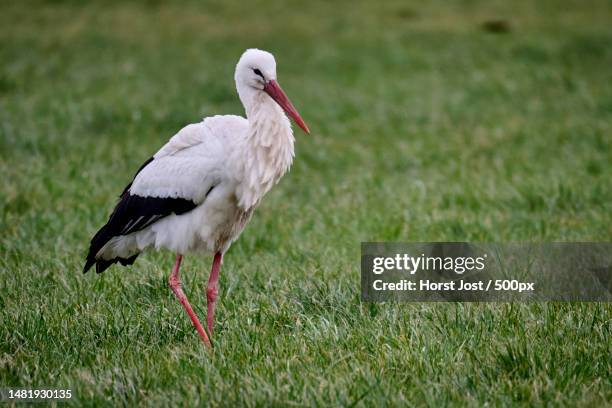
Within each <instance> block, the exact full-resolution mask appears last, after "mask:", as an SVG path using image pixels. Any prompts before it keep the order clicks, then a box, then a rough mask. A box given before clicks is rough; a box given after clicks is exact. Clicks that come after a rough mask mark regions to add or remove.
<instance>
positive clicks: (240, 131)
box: [85, 49, 308, 341]
mask: <svg viewBox="0 0 612 408" xmlns="http://www.w3.org/2000/svg"><path fill="white" fill-rule="evenodd" d="M235 81H236V88H237V91H238V95H239V97H240V100H241V101H242V103H243V105H244V108H245V111H246V116H247V118H246V119H245V118H242V117H240V116H234V115H224V116H213V117H209V118H206V119H204V120H203V121H202V122H200V123H197V124H191V125H188V126H185V127H184V128H183V129H181V130H180V131H179V132H178V133H177V134H176V135H174V136H173V137H172V138H171V139H170V140H169V141H168V143H166V144H165V145H164V146H163V147H162V148H161V149H160V150H159V151H158V152H157V153H155V155H154V156H153V157H152V158H151V159H150V160H149V161H148V162H147V163H145V165H143V167H142V168H141V169H140V170H139V172H138V173H137V174H136V176H135V177H134V180H133V182H132V183H131V185H130V186H128V187H127V188H126V190H125V191H124V193H123V194H122V196H121V200H120V202H119V204H118V205H117V207H116V209H115V211H114V212H113V214H112V215H111V217H110V219H109V222H108V223H107V225H105V226H104V227H103V228H102V229H101V230H100V231H99V232H98V234H96V236H95V237H94V238H93V239H92V243H91V247H90V254H89V256H88V262H87V264H86V267H85V269H86V270H87V269H89V267H91V266H92V265H93V264H96V269H97V271H98V272H102V271H103V270H104V269H106V268H107V267H108V266H109V265H110V264H112V263H115V262H121V263H122V264H131V263H133V262H134V259H135V257H136V256H137V255H138V254H139V253H140V252H141V251H143V250H145V249H147V248H150V247H154V248H167V249H170V250H172V251H174V252H175V253H177V254H178V256H179V257H180V256H181V255H183V254H185V253H187V252H189V251H206V252H209V253H212V254H218V255H219V263H220V259H221V256H222V255H223V254H224V253H225V252H226V251H227V250H228V248H229V247H230V245H231V243H232V242H233V241H234V240H235V239H236V238H238V236H239V235H240V233H241V232H242V230H243V229H244V227H245V225H246V223H247V222H248V221H249V219H250V217H251V215H252V212H253V210H254V209H255V208H256V207H257V205H258V204H259V203H260V201H261V199H262V198H263V196H264V195H265V194H266V193H267V192H268V191H269V190H270V189H271V188H272V186H274V185H275V184H276V183H277V182H278V181H279V179H280V178H281V177H282V176H283V175H284V174H285V173H286V172H287V171H288V170H289V167H290V166H291V163H292V160H293V157H294V137H293V132H292V130H291V126H290V122H289V120H288V118H287V116H285V113H284V112H283V110H284V111H285V112H287V113H288V114H289V115H291V116H292V117H293V118H294V119H295V120H296V122H297V123H298V125H299V126H300V127H302V128H303V129H304V130H305V131H306V132H308V128H307V127H306V125H305V123H304V122H303V121H302V119H301V117H300V116H299V114H298V113H297V111H296V110H295V108H294V107H293V105H292V104H291V102H290V101H289V99H288V98H287V97H286V95H285V94H284V93H283V92H282V90H281V88H280V87H279V86H278V84H277V82H276V62H275V60H274V57H273V56H272V54H270V53H268V52H265V51H260V50H255V49H251V50H247V51H246V52H245V53H244V54H243V55H242V57H241V58H240V61H239V62H238V64H237V66H236V73H235ZM178 264H180V259H179V258H178V257H177V265H178ZM176 268H177V270H176V272H177V275H176V276H177V279H178V267H176ZM213 269H214V266H213ZM213 272H214V271H213ZM213 274H214V273H213ZM211 279H212V275H211ZM215 284H216V282H215ZM175 293H176V292H175ZM177 296H178V295H177ZM179 298H180V296H179ZM209 300H210V299H209ZM185 301H186V298H185ZM181 302H182V301H181ZM213 308H214V301H213ZM209 312H210V310H209ZM188 313H189V310H188ZM190 317H192V316H191V314H190ZM192 320H193V317H192ZM196 320H197V318H196ZM209 323H210V322H209ZM194 324H196V322H195V321H194ZM196 328H197V325H196ZM198 331H199V330H198ZM209 331H212V327H211V325H210V324H209ZM200 334H202V333H200ZM205 341H206V340H205Z"/></svg>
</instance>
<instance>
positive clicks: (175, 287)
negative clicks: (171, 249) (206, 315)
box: [168, 254, 212, 347]
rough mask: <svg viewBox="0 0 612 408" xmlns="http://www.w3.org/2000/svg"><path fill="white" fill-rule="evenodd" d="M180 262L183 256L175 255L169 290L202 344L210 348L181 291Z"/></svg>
mask: <svg viewBox="0 0 612 408" xmlns="http://www.w3.org/2000/svg"><path fill="white" fill-rule="evenodd" d="M182 260H183V256H182V255H178V254H177V255H176V262H175V263H174V267H173V268H172V273H171V274H170V279H168V283H169V284H170V289H172V292H174V294H175V295H176V297H177V298H178V300H179V302H181V305H183V308H184V309H185V311H186V312H187V314H188V315H189V318H190V319H191V322H192V323H193V325H194V326H195V328H196V330H197V331H198V333H199V334H200V337H201V338H202V341H204V344H206V345H207V346H208V347H212V345H211V344H210V340H209V339H208V336H207V335H206V332H205V331H204V328H203V327H202V325H201V324H200V321H199V320H198V316H196V314H195V313H194V312H193V309H192V308H191V305H190V304H189V301H188V300H187V296H185V293H183V289H182V288H181V279H180V278H179V268H180V267H181V261H182Z"/></svg>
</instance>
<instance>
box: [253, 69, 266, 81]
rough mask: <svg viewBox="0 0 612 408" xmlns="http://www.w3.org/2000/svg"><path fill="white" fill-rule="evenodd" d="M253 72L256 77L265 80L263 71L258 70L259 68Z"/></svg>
mask: <svg viewBox="0 0 612 408" xmlns="http://www.w3.org/2000/svg"><path fill="white" fill-rule="evenodd" d="M253 72H254V73H255V75H259V76H260V77H261V79H264V76H263V74H262V73H261V71H260V70H258V69H257V68H254V69H253Z"/></svg>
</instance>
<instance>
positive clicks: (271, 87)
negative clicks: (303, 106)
mask: <svg viewBox="0 0 612 408" xmlns="http://www.w3.org/2000/svg"><path fill="white" fill-rule="evenodd" d="M264 91H265V92H266V93H267V94H268V95H270V98H272V99H274V101H276V103H278V104H279V105H280V107H281V108H283V110H284V111H285V112H287V115H289V116H290V117H292V118H293V120H295V123H297V125H298V126H299V127H301V128H302V130H303V131H304V132H306V133H308V134H310V130H308V126H306V123H304V121H303V120H302V117H301V116H300V114H299V113H298V111H297V110H296V109H295V107H294V106H293V104H292V103H291V101H290V100H289V98H288V97H287V95H285V92H283V90H282V88H281V87H280V85H279V84H278V82H276V81H274V80H270V81H268V82H266V84H265V85H264Z"/></svg>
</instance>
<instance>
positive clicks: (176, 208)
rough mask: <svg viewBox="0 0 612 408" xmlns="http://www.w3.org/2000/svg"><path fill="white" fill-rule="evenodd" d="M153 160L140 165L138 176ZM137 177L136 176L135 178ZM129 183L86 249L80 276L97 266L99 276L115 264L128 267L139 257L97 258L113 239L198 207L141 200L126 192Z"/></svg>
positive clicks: (177, 201)
mask: <svg viewBox="0 0 612 408" xmlns="http://www.w3.org/2000/svg"><path fill="white" fill-rule="evenodd" d="M152 160H153V158H151V159H149V160H147V162H145V164H143V165H142V166H141V167H140V169H139V170H138V172H137V173H136V174H138V173H139V172H140V171H141V170H142V169H143V168H145V166H146V165H147V164H149V163H150V162H151V161H152ZM134 177H136V176H134ZM131 184H132V183H130V184H128V186H127V187H126V188H125V189H124V190H123V193H122V194H121V196H120V198H119V202H118V203H117V205H116V206H115V209H114V210H113V213H112V214H111V215H110V217H109V219H108V222H107V223H106V225H104V226H103V227H102V228H100V230H99V231H98V232H97V233H96V235H94V237H93V238H92V239H91V243H90V245H89V253H88V254H87V260H86V262H85V267H84V268H83V273H85V272H87V271H88V270H89V269H90V268H91V267H92V266H93V265H94V264H96V272H98V273H101V272H103V271H104V270H105V269H107V268H108V267H109V266H111V265H112V264H114V263H116V262H120V263H121V264H122V265H131V264H133V263H134V261H135V260H136V257H137V256H138V254H136V255H133V256H131V257H130V258H114V259H96V254H97V253H98V251H100V249H102V247H103V246H104V245H106V243H107V242H108V241H110V240H111V239H112V238H113V237H117V236H121V235H127V234H131V233H133V232H136V231H140V230H142V229H144V228H146V227H148V226H149V225H151V224H153V223H154V222H156V221H159V220H160V219H162V218H164V217H167V216H168V215H171V214H177V215H181V214H184V213H186V212H189V211H191V210H193V209H194V208H195V207H196V206H197V204H196V203H195V202H193V201H191V200H188V199H185V198H173V197H142V196H139V195H134V194H131V193H130V192H129V188H130V186H131Z"/></svg>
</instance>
